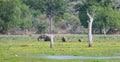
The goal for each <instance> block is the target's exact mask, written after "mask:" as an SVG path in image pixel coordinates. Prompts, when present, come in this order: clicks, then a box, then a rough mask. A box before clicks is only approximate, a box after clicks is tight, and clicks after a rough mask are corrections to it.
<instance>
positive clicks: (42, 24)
mask: <svg viewBox="0 0 120 62" xmlns="http://www.w3.org/2000/svg"><path fill="white" fill-rule="evenodd" d="M36 27H37V33H40V34H41V33H45V32H46V29H47V27H48V26H47V23H45V21H41V22H40V23H38V24H37V26H36Z"/></svg>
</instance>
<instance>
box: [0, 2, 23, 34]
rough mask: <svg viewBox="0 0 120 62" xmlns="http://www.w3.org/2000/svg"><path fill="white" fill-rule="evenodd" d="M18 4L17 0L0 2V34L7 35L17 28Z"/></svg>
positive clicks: (19, 12) (18, 17)
mask: <svg viewBox="0 0 120 62" xmlns="http://www.w3.org/2000/svg"><path fill="white" fill-rule="evenodd" d="M19 7H20V3H19V1H18V0H0V22H1V23H0V32H1V33H7V32H8V30H9V29H11V28H14V27H16V26H17V24H18V21H19V20H20V15H21V11H20V8H19Z"/></svg>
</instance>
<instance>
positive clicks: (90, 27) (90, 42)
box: [87, 12, 93, 47]
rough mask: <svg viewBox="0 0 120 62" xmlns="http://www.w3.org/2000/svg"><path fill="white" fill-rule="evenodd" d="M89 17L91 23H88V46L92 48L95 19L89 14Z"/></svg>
mask: <svg viewBox="0 0 120 62" xmlns="http://www.w3.org/2000/svg"><path fill="white" fill-rule="evenodd" d="M87 15H88V17H89V19H90V20H89V21H88V46H89V47H92V43H93V40H92V23H93V17H92V16H91V15H90V14H89V13H88V12H87Z"/></svg>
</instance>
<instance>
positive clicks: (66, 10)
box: [0, 0, 120, 34]
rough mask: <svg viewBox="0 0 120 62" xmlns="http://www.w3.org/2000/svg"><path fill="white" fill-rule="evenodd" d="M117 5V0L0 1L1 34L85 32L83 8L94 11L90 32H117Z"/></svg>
mask: <svg viewBox="0 0 120 62" xmlns="http://www.w3.org/2000/svg"><path fill="white" fill-rule="evenodd" d="M119 6H120V3H119V0H114V1H113V0H90V1H89V0H44V1H43V0H0V33H1V34H29V33H31V34H35V33H87V32H86V31H87V30H86V28H87V20H88V17H87V15H86V10H89V11H92V10H96V11H95V18H94V22H93V33H103V31H106V32H107V33H118V32H119V29H120V11H119Z"/></svg>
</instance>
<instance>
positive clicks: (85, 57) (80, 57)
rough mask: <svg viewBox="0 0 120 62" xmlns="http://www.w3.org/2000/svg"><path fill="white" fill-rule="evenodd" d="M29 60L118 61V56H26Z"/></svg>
mask: <svg viewBox="0 0 120 62" xmlns="http://www.w3.org/2000/svg"><path fill="white" fill-rule="evenodd" d="M26 57H31V58H45V59H62V60H63V59H120V56H35V55H27V56H26Z"/></svg>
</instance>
